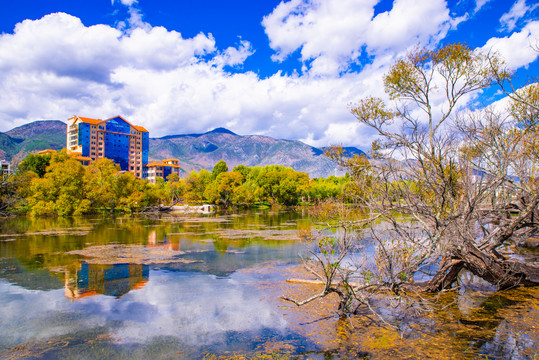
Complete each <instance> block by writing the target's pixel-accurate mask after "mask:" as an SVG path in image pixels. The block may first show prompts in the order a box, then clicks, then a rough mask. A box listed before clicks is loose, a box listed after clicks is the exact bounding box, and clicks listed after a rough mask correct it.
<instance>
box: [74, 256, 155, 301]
mask: <svg viewBox="0 0 539 360" xmlns="http://www.w3.org/2000/svg"><path fill="white" fill-rule="evenodd" d="M149 273H150V268H149V266H148V265H142V264H112V265H105V264H87V263H82V264H80V266H79V269H78V270H77V271H76V272H75V273H73V272H71V271H69V270H67V269H66V271H65V296H66V297H67V298H70V299H73V300H76V299H80V298H82V297H87V296H92V295H97V294H103V295H110V296H116V297H120V296H122V295H124V294H127V293H128V292H129V291H131V290H133V289H141V288H142V287H144V285H145V284H146V283H147V282H148V277H149Z"/></svg>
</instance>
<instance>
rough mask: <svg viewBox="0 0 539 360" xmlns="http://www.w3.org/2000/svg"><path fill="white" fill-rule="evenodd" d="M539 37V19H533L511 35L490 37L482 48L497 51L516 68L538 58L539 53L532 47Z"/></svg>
mask: <svg viewBox="0 0 539 360" xmlns="http://www.w3.org/2000/svg"><path fill="white" fill-rule="evenodd" d="M537 39H539V21H533V22H530V23H528V24H527V25H526V26H525V27H524V28H523V29H522V30H521V31H519V32H514V33H512V34H511V35H510V36H506V37H503V38H491V39H489V40H488V41H487V43H486V44H485V45H484V46H483V47H482V50H483V51H486V52H488V51H495V52H497V53H498V54H499V55H500V56H501V57H502V58H503V59H505V62H506V64H507V66H508V67H509V68H510V69H511V70H516V69H518V68H520V67H523V66H528V65H529V64H530V63H532V62H533V61H535V60H537V57H538V56H539V53H538V52H537V51H535V50H534V49H533V48H532V45H535V44H536V42H537Z"/></svg>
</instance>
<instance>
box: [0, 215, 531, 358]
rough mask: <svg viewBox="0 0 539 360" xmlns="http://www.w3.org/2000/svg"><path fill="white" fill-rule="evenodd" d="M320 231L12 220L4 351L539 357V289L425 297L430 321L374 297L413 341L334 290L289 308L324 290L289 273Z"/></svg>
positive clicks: (201, 222)
mask: <svg viewBox="0 0 539 360" xmlns="http://www.w3.org/2000/svg"><path fill="white" fill-rule="evenodd" d="M309 226H310V220H309V219H308V218H307V217H305V216H304V215H303V216H302V214H299V213H294V212H287V213H270V212H253V213H242V214H235V215H212V216H199V217H182V216H180V217H156V218H149V217H138V218H136V217H134V218H118V219H91V218H80V219H77V218H72V219H52V218H47V219H32V218H21V219H16V218H13V219H0V358H14V357H24V358H32V359H34V358H38V359H58V358H77V359H93V358H130V359H159V358H163V359H170V358H180V359H202V358H203V357H204V355H205V354H206V353H208V352H211V353H214V354H219V355H222V354H225V352H226V351H229V353H228V354H231V353H232V352H234V351H244V352H252V351H255V352H256V351H259V350H260V349H264V351H266V350H265V349H269V350H268V351H272V350H271V349H276V350H275V351H280V350H279V349H284V350H283V351H285V352H286V351H288V350H290V353H291V358H294V359H298V360H299V359H301V360H303V359H320V360H322V359H340V358H358V357H359V358H361V357H362V356H364V355H365V352H368V353H369V356H370V358H372V359H376V358H378V359H385V358H391V357H392V358H429V357H430V358H466V357H467V356H468V357H469V358H473V357H479V356H491V355H494V356H498V357H500V358H511V359H534V357H533V354H534V351H535V350H536V348H534V346H535V347H537V345H536V344H538V343H539V334H538V332H537V331H536V326H537V323H538V322H539V307H538V306H537V304H538V303H539V293H538V292H539V289H535V290H534V289H526V290H514V291H512V292H504V293H503V294H501V293H500V294H494V295H492V294H490V293H483V294H481V293H479V292H477V291H470V290H467V291H466V292H464V293H462V294H458V293H454V294H453V293H451V294H442V295H441V297H440V299H438V300H437V301H432V305H430V303H431V302H430V301H428V299H427V296H425V299H423V300H424V301H425V302H424V303H423V302H421V306H422V307H423V308H425V311H424V312H423V314H426V315H418V316H417V317H416V316H415V315H414V314H413V313H412V314H408V313H402V312H399V309H397V308H394V307H392V306H389V305H388V306H385V305H384V303H383V302H380V304H377V303H373V306H384V310H383V311H386V312H388V314H387V317H388V319H391V320H395V321H396V322H398V320H399V319H400V320H399V321H401V323H402V324H403V326H409V327H410V328H413V330H414V331H413V332H412V333H411V335H410V336H409V337H407V338H402V337H401V336H400V334H398V333H397V332H395V331H392V330H391V331H390V330H388V329H386V328H384V327H379V326H373V322H371V320H370V319H369V318H366V317H357V318H355V319H349V320H347V321H346V322H343V321H339V320H338V319H337V318H336V317H335V316H334V312H333V310H332V309H334V308H335V307H334V306H329V307H325V305H324V302H323V301H326V302H327V303H326V304H330V303H331V301H332V299H331V298H326V299H324V300H323V301H321V302H320V303H316V304H314V303H313V304H312V307H311V310H312V313H310V311H311V310H309V308H308V307H306V308H295V307H291V306H290V304H288V303H284V302H280V300H279V297H280V295H282V294H283V293H286V291H288V290H290V291H292V290H293V291H298V289H299V290H301V289H304V291H306V293H305V294H307V293H309V294H310V295H312V294H313V293H315V292H316V291H317V289H312V288H311V286H312V285H300V284H292V283H287V282H285V281H284V279H285V278H290V277H297V273H293V271H296V270H292V269H295V268H294V265H296V264H297V261H298V253H303V254H305V246H304V244H302V243H301V242H299V241H298V238H297V233H298V231H299V229H302V228H308V227H309ZM367 250H368V249H367ZM290 265H292V266H290ZM298 267H299V266H298ZM134 290H136V291H134ZM472 290H473V289H472ZM93 295H95V296H93ZM75 300H77V301H75ZM436 304H437V305H436ZM330 305H331V304H330ZM381 311H382V310H381ZM383 311H382V312H383ZM367 315H370V313H368V314H367ZM393 318H394V319H393ZM321 319H325V320H321ZM408 319H409V320H408ZM317 334H318V335H317ZM435 348H436V349H439V350H436V351H437V352H435ZM251 354H252V353H251ZM461 355H462V356H461ZM226 356H228V355H226ZM277 356H279V355H277ZM246 358H250V356H246ZM278 358H279V357H278ZM284 358H287V357H286V356H285V357H284Z"/></svg>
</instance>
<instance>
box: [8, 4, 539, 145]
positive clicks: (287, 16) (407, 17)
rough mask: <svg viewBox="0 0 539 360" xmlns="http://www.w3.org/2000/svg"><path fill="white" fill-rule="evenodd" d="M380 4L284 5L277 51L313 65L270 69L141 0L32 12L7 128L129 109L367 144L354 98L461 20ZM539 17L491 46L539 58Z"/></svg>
mask: <svg viewBox="0 0 539 360" xmlns="http://www.w3.org/2000/svg"><path fill="white" fill-rule="evenodd" d="M116 1H118V0H116ZM376 3H377V1H376V0H365V1H356V0H339V1H337V0H309V1H307V0H290V1H283V2H281V3H280V4H279V5H278V6H277V7H276V8H275V9H274V10H273V11H272V12H271V13H270V14H268V15H267V16H266V17H264V19H263V21H262V25H263V26H264V29H265V31H266V34H267V35H268V38H269V41H270V46H271V47H272V48H273V49H274V50H275V54H274V59H275V60H276V61H283V60H285V59H287V58H289V57H293V58H295V57H296V56H297V57H298V58H299V60H300V61H301V62H303V66H304V71H303V72H302V73H301V74H298V73H291V74H285V73H283V72H276V73H274V74H273V75H270V76H267V77H264V78H261V77H260V76H258V75H257V74H256V73H254V72H251V71H246V70H243V68H244V63H245V62H246V61H247V59H249V57H250V56H251V55H252V54H253V53H255V52H256V50H257V49H256V48H254V46H253V44H252V43H251V42H249V39H241V38H240V39H239V40H238V43H237V44H236V45H235V46H232V47H226V48H218V47H217V45H216V39H214V37H213V36H212V35H211V34H204V33H200V34H198V35H196V36H193V37H191V38H185V37H183V36H182V34H181V33H179V32H177V31H171V30H168V29H166V28H163V27H159V26H151V25H150V24H147V23H144V22H143V21H142V13H141V12H140V11H139V10H138V9H137V8H136V6H137V4H136V2H133V1H124V2H122V4H123V5H125V6H128V7H129V8H128V12H129V13H131V15H128V16H131V17H133V16H135V15H136V16H138V18H136V16H135V18H136V19H135V18H133V19H128V20H127V21H128V22H129V24H126V25H125V27H121V26H119V27H118V26H117V27H116V28H115V27H111V26H108V25H94V26H85V25H84V24H83V23H82V22H81V20H80V19H79V18H77V17H74V16H71V15H68V14H65V13H55V14H49V15H47V16H44V17H43V18H41V19H38V20H25V21H23V22H21V23H19V24H17V25H16V27H15V29H14V31H13V33H7V34H0V131H7V130H9V129H11V128H13V127H15V126H18V125H22V124H24V123H27V122H30V121H34V120H38V119H60V120H65V119H67V118H69V117H70V116H72V115H74V114H77V115H81V116H87V117H95V118H109V117H112V116H114V115H117V114H120V115H123V116H126V118H127V119H128V120H129V121H131V122H133V123H135V124H140V125H143V126H145V127H146V128H148V129H149V130H150V135H151V136H152V137H158V136H164V135H169V134H181V133H194V132H204V131H208V130H211V129H213V128H216V127H219V126H224V127H227V128H230V129H231V130H232V131H234V132H236V133H239V134H260V135H268V136H273V137H277V138H289V139H302V140H304V141H306V142H308V143H309V144H311V145H315V146H327V145H329V144H331V143H338V144H342V145H345V146H350V145H352V146H360V147H364V148H368V147H369V146H370V142H371V141H372V140H373V139H374V134H373V133H372V132H371V131H368V130H366V129H365V127H363V126H361V125H358V124H357V122H355V120H354V118H353V117H352V116H351V115H350V114H349V111H348V104H349V103H351V102H354V101H356V100H358V99H359V98H361V97H362V96H365V95H374V96H380V97H384V96H385V94H384V91H383V86H382V85H381V84H382V75H383V74H384V73H385V72H387V70H388V68H389V66H390V65H391V64H392V63H393V62H394V61H395V59H396V57H398V56H400V55H402V54H404V53H406V52H407V50H408V49H410V48H412V47H414V46H416V45H417V44H418V43H421V44H422V45H432V46H435V45H436V44H437V43H438V42H439V41H440V40H441V39H442V38H444V37H445V35H446V33H447V32H448V31H449V30H450V29H453V28H454V27H455V26H456V24H457V23H458V22H459V21H462V17H461V18H452V17H451V15H450V12H449V10H448V8H447V4H446V3H445V2H444V1H443V0H421V1H419V0H418V1H416V2H413V3H410V2H408V1H404V0H395V1H394V3H393V6H392V8H391V9H390V10H388V11H386V12H381V13H378V14H375V12H374V6H375V5H376ZM476 4H479V1H478V2H477V3H476ZM133 14H135V15H133ZM137 14H138V15H137ZM137 19H138V20H137ZM137 21H138V25H136V26H133V24H136V23H137ZM537 26H538V25H537V22H530V23H528V24H527V25H526V26H525V27H524V28H523V29H521V31H519V32H515V33H513V34H511V35H510V36H507V37H505V38H494V39H491V40H489V41H488V42H487V44H486V45H485V47H484V49H486V50H490V49H491V48H492V49H495V50H496V51H499V52H500V53H501V55H502V56H504V57H506V58H507V61H508V64H510V66H511V67H512V68H513V69H516V68H518V67H521V66H526V65H527V64H529V63H530V62H531V61H534V59H536V58H537V53H534V52H533V51H532V50H531V49H530V48H529V42H530V41H532V39H533V38H534V37H535V38H537V37H538V32H539V30H538V29H537ZM366 59H368V61H366ZM353 65H354V66H353ZM358 67H360V68H361V71H359V70H352V69H357V68H358Z"/></svg>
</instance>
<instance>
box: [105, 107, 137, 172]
mask: <svg viewBox="0 0 539 360" xmlns="http://www.w3.org/2000/svg"><path fill="white" fill-rule="evenodd" d="M105 129H106V131H107V132H105V139H104V140H105V157H106V158H108V159H112V160H114V162H115V163H117V164H118V165H120V169H121V170H123V171H129V137H130V136H129V134H130V133H131V125H129V124H128V123H127V122H126V121H124V120H123V119H122V118H120V117H118V116H117V117H115V118H112V119H110V120H107V122H106V127H105ZM117 133H120V134H117Z"/></svg>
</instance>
